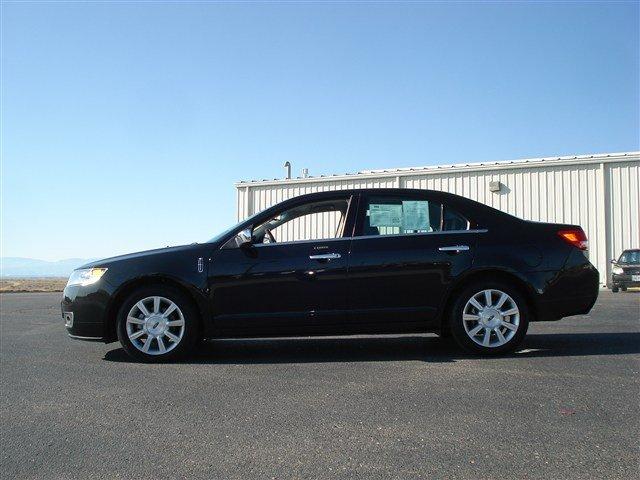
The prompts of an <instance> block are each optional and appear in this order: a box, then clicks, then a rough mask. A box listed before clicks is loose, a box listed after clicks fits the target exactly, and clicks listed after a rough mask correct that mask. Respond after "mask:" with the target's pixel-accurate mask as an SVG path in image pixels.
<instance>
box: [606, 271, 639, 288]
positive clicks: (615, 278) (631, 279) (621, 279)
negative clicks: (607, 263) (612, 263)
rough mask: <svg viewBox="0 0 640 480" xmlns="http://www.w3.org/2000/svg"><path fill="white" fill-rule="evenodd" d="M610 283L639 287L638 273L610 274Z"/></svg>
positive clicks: (615, 285)
mask: <svg viewBox="0 0 640 480" xmlns="http://www.w3.org/2000/svg"><path fill="white" fill-rule="evenodd" d="M611 284H612V286H614V287H640V274H626V273H623V274H620V275H618V274H615V273H614V274H612V275H611Z"/></svg>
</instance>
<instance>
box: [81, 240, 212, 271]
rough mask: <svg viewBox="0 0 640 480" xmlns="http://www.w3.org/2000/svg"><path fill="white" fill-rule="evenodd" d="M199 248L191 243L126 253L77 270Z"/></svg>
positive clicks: (85, 265) (199, 246)
mask: <svg viewBox="0 0 640 480" xmlns="http://www.w3.org/2000/svg"><path fill="white" fill-rule="evenodd" d="M209 245H210V244H209ZM201 248H203V245H202V244H198V243H192V244H189V245H179V246H176V247H165V248H156V249H153V250H145V251H142V252H135V253H127V254H125V255H118V256H116V257H109V258H104V259H102V260H95V261H92V262H89V263H85V264H84V265H82V266H81V267H78V268H92V267H108V266H109V265H111V264H113V263H119V262H126V261H129V260H138V259H143V258H145V257H152V256H163V255H170V254H172V253H178V252H184V251H187V250H196V249H201Z"/></svg>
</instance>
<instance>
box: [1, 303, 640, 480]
mask: <svg viewBox="0 0 640 480" xmlns="http://www.w3.org/2000/svg"><path fill="white" fill-rule="evenodd" d="M59 298H60V294H50V293H28V294H3V295H2V296H0V301H1V314H2V315H1V321H0V334H1V342H0V348H1V350H0V360H1V363H0V364H1V373H2V375H1V384H0V389H1V397H0V413H1V420H0V427H1V433H2V435H1V439H0V442H1V453H0V472H1V473H2V477H3V478H19V479H30V478H38V479H42V478H52V479H65V478H77V479H90V478H100V479H104V478H127V479H136V478H141V479H151V478H189V479H194V478H207V479H214V478H221V479H252V478H256V479H258V478H259V479H264V478H283V479H284V478H300V479H316V478H317V479H320V478H322V479H326V478H345V479H346V478H366V479H391V478H402V479H405V478H440V479H446V478H451V479H453V478H459V479H481V478H482V479H490V478H495V479H505V478H518V479H522V478H539V479H545V480H549V479H556V478H562V479H563V480H567V479H591V478H593V479H606V478H638V476H639V472H640V470H639V458H640V455H639V445H638V438H640V420H639V417H638V407H639V400H638V399H639V398H640V396H639V393H640V381H639V376H638V370H639V368H640V362H639V360H640V326H639V317H640V295H639V294H638V293H632V292H627V293H620V294H611V293H609V292H602V293H601V295H600V299H599V301H598V303H597V305H596V307H595V308H594V310H593V311H592V312H591V314H590V315H586V316H580V317H573V318H569V319H565V320H563V321H560V322H555V323H546V324H534V325H533V326H532V327H531V328H530V330H529V332H530V333H529V336H528V337H527V339H526V340H525V343H524V345H523V346H522V349H521V350H520V351H519V352H518V353H515V354H513V355H511V356H507V357H501V358H489V359H487V358H472V357H468V356H465V355H462V354H460V353H459V352H457V351H456V350H455V349H454V348H453V347H452V346H451V345H449V344H447V343H445V342H443V341H441V340H440V339H438V338H437V337H435V336H431V335H423V336H417V335H410V336H392V337H351V338H333V337H332V338H317V339H269V340H217V341H211V342H207V343H206V344H205V345H204V346H203V347H202V348H201V349H200V351H199V352H198V353H197V355H195V356H194V358H192V359H191V360H189V361H187V362H184V363H178V364H171V365H145V364H138V363H132V362H130V361H129V359H128V358H127V357H126V355H125V354H124V352H123V351H122V350H121V349H120V348H119V346H118V344H109V345H104V344H99V343H85V342H78V341H73V340H71V339H69V338H67V336H66V334H65V331H64V328H63V325H62V320H61V318H60V312H59V306H58V302H59Z"/></svg>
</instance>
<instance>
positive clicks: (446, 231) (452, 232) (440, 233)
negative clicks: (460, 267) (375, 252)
mask: <svg viewBox="0 0 640 480" xmlns="http://www.w3.org/2000/svg"><path fill="white" fill-rule="evenodd" d="M488 231H489V230H487V229H486V228H476V229H469V230H444V231H439V232H419V233H389V234H387V235H360V236H356V237H353V239H354V240H358V239H359V238H395V237H417V236H424V235H449V234H459V233H487V232H488Z"/></svg>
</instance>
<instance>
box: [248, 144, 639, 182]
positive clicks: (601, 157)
mask: <svg viewBox="0 0 640 480" xmlns="http://www.w3.org/2000/svg"><path fill="white" fill-rule="evenodd" d="M625 157H640V151H635V152H619V153H599V154H591V155H571V156H561V157H542V158H524V159H518V160H501V161H495V162H475V163H454V164H449V165H427V166H423V167H405V168H388V169H377V170H361V171H359V172H357V173H343V174H330V175H318V176H313V175H309V176H307V177H293V178H289V179H284V178H273V179H269V178H264V179H262V180H242V181H240V182H238V183H236V185H247V184H255V183H265V182H267V183H273V182H278V183H286V182H299V181H317V180H324V179H333V178H340V177H353V176H359V175H363V176H364V175H366V176H372V175H374V176H375V175H393V174H407V173H418V174H419V173H421V172H425V173H427V172H434V171H455V170H461V169H464V170H467V171H468V170H475V169H478V170H480V169H491V168H505V167H509V166H514V167H523V166H526V165H531V166H535V165H539V164H549V163H556V162H558V163H561V162H581V161H589V162H593V161H596V162H597V161H605V160H615V159H624V158H625Z"/></svg>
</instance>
